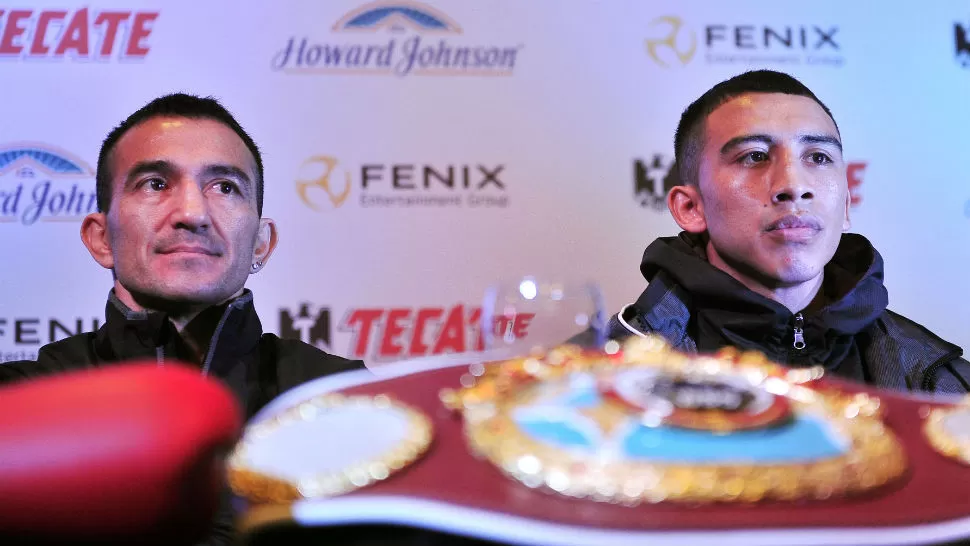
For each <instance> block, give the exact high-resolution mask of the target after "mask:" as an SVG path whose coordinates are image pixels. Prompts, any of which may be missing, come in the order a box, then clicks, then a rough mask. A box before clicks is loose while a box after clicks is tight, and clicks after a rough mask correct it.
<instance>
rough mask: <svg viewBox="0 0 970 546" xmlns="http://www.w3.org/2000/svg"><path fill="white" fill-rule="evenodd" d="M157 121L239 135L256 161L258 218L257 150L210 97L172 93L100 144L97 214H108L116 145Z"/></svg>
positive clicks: (129, 119) (260, 171) (141, 110)
mask: <svg viewBox="0 0 970 546" xmlns="http://www.w3.org/2000/svg"><path fill="white" fill-rule="evenodd" d="M157 117H180V118H189V119H211V120H214V121H218V122H220V123H222V124H223V125H225V126H226V127H229V128H230V129H232V130H233V132H235V133H236V134H237V135H239V138H241V139H242V141H243V143H244V144H245V145H246V147H247V148H249V151H250V153H252V154H253V159H255V160H256V210H257V212H258V213H259V215H260V216H262V215H263V159H262V157H261V156H260V154H259V147H257V146H256V143H255V142H254V141H253V139H252V138H251V137H250V136H249V134H248V133H246V131H245V130H243V128H242V126H240V125H239V122H237V121H236V118H234V117H232V114H230V113H229V110H226V108H225V107H224V106H223V105H221V104H219V101H218V100H216V99H215V98H213V97H198V96H195V95H189V94H186V93H172V94H170V95H165V96H162V97H158V98H157V99H155V100H153V101H151V102H149V103H148V104H146V105H145V106H142V107H141V108H139V109H138V110H137V111H136V112H135V113H134V114H132V115H130V116H128V117H127V118H126V119H125V120H124V121H122V122H121V124H120V125H118V126H117V127H115V128H114V129H112V130H111V132H110V133H108V136H107V137H106V138H105V139H104V142H102V143H101V152H100V153H99V154H98V171H97V174H96V175H95V180H96V189H95V192H96V194H97V201H98V212H108V209H109V208H111V191H112V188H111V177H112V173H111V169H110V168H109V167H108V159H109V158H110V156H111V152H112V150H114V147H115V144H117V143H118V140H120V139H121V137H122V136H123V135H124V134H125V133H127V132H128V130H129V129H131V128H132V127H134V126H136V125H138V124H139V123H141V122H143V121H146V120H149V119H152V118H157Z"/></svg>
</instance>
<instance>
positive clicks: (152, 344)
mask: <svg viewBox="0 0 970 546" xmlns="http://www.w3.org/2000/svg"><path fill="white" fill-rule="evenodd" d="M261 335H262V325H261V324H260V322H259V317H258V316H257V315H256V309H255V306H254V304H253V294H252V292H251V291H249V290H248V289H247V290H245V291H244V292H243V294H242V295H240V296H239V297H237V298H235V299H233V300H231V301H229V302H227V303H224V304H222V305H218V306H213V307H210V308H209V309H206V310H205V311H203V312H202V313H200V314H199V316H197V317H196V318H194V319H192V321H191V322H189V324H187V325H186V327H185V328H184V329H183V331H182V333H181V334H179V332H177V331H176V330H175V327H174V326H172V323H171V321H169V320H168V316H167V315H166V314H165V313H163V312H160V311H150V310H146V311H134V310H132V309H130V308H129V307H128V306H127V305H125V304H124V303H123V302H122V301H121V300H120V299H118V297H117V296H116V295H115V293H114V290H112V291H111V293H110V294H109V295H108V302H107V305H106V306H105V324H104V325H103V326H102V327H101V328H100V329H99V330H98V333H97V335H96V337H95V350H96V352H97V353H98V354H99V355H101V356H103V357H104V358H106V359H109V360H134V359H152V360H156V361H157V362H159V363H161V362H162V361H163V360H164V359H178V360H185V361H191V360H193V359H192V358H190V356H189V355H190V352H189V351H187V350H186V347H187V346H186V344H185V342H184V341H183V337H186V336H191V337H192V339H194V340H197V341H196V344H197V345H198V346H199V347H203V348H204V351H203V357H202V359H201V361H197V362H193V363H194V364H196V365H198V366H200V367H201V368H202V369H203V370H206V371H208V373H212V374H215V375H219V376H222V375H224V374H225V373H226V372H227V371H228V369H229V368H231V367H232V366H233V365H234V364H235V362H237V360H238V358H236V357H238V356H241V355H243V354H247V353H249V352H250V351H252V350H253V349H254V348H255V346H256V344H257V343H258V342H259V338H260V336H261Z"/></svg>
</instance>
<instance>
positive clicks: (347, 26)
mask: <svg viewBox="0 0 970 546" xmlns="http://www.w3.org/2000/svg"><path fill="white" fill-rule="evenodd" d="M330 30H331V32H332V34H333V36H335V37H336V38H327V39H325V41H319V40H317V39H314V38H311V37H307V36H299V37H298V36H291V37H290V38H289V39H288V40H287V42H286V45H285V46H284V47H283V49H281V50H279V51H278V52H277V53H276V55H274V56H273V59H272V63H271V65H272V68H273V70H276V71H281V72H284V73H287V74H318V75H325V74H374V75H395V76H408V75H412V74H414V75H423V76H510V75H512V72H513V70H514V69H515V63H516V61H517V59H518V55H519V52H520V51H521V50H522V48H523V47H524V46H523V45H521V44H519V45H497V44H491V43H486V44H482V43H469V42H468V40H466V39H465V37H464V32H463V31H462V29H461V27H460V26H459V25H458V23H457V22H455V21H454V20H453V19H451V18H450V17H448V16H447V15H446V14H444V13H443V12H441V11H439V10H437V9H435V8H432V7H430V6H427V5H425V4H420V3H417V2H374V3H371V4H367V5H364V6H361V7H359V8H357V9H355V10H353V11H351V12H350V13H347V14H345V15H344V16H343V17H341V18H340V19H338V20H337V22H336V23H334V25H333V26H332V28H331V29H330ZM353 34H358V35H360V34H368V35H369V36H367V37H366V38H365V39H361V40H352V41H348V40H347V39H346V38H349V37H350V36H351V35H353Z"/></svg>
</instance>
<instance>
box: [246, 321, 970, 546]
mask: <svg viewBox="0 0 970 546" xmlns="http://www.w3.org/2000/svg"><path fill="white" fill-rule="evenodd" d="M465 358H466V361H465V362H464V363H460V364H459V363H454V362H451V363H447V362H446V363H442V364H439V365H437V366H435V365H428V364H427V363H424V364H423V363H421V362H411V363H401V364H396V365H390V366H387V367H385V368H382V369H378V370H377V371H376V372H374V373H371V372H368V371H361V372H353V373H351V374H343V375H341V376H334V377H329V378H323V379H320V380H317V381H315V382H313V383H310V384H307V385H304V386H302V387H300V388H297V389H295V390H293V391H291V392H290V393H287V394H285V395H284V396H282V397H280V398H278V399H277V400H275V401H274V402H272V403H271V404H270V405H269V406H267V408H265V409H264V411H263V412H262V413H261V414H260V415H258V416H257V418H256V419H255V420H254V421H253V422H252V424H251V425H250V426H249V427H248V428H247V430H246V432H245V434H244V437H243V439H242V440H241V442H240V443H239V444H238V445H237V447H236V449H235V451H234V453H233V455H232V456H231V457H230V462H229V478H230V484H231V485H232V487H233V489H234V490H235V491H236V493H237V494H238V495H240V496H241V497H242V498H244V499H247V501H248V509H247V511H246V516H245V517H244V518H243V521H242V530H243V532H244V536H247V537H249V538H250V540H251V542H252V543H257V542H259V540H258V539H259V538H260V537H261V536H263V535H261V533H262V532H264V531H265V530H266V529H271V528H275V529H280V528H284V529H285V528H290V529H300V530H302V531H304V532H311V533H312V536H314V537H316V538H319V537H321V536H323V537H327V536H330V537H340V538H341V539H342V540H348V538H352V536H353V535H352V534H347V531H348V529H349V530H352V531H354V532H359V531H361V530H362V529H373V528H387V529H392V530H394V532H397V533H400V532H401V530H423V531H424V532H425V533H427V534H428V535H429V536H433V535H439V536H447V537H467V538H471V539H476V540H481V541H490V542H495V543H511V544H536V545H539V544H562V545H579V544H590V545H593V544H634V543H636V544H640V543H650V544H654V543H661V544H667V543H677V544H717V545H719V546H722V545H723V544H725V543H734V544H742V543H743V544H830V543H841V544H850V543H851V544H859V543H865V544H926V543H940V542H947V541H953V540H959V539H963V538H967V537H970V493H968V492H970V465H968V461H970V405H967V404H966V403H965V401H964V399H957V398H947V399H944V398H931V397H916V396H911V395H907V394H904V393H898V392H889V391H882V390H877V389H873V388H870V387H867V386H864V385H861V384H855V383H850V382H847V381H842V380H837V379H832V378H828V377H825V376H824V374H823V372H822V370H821V369H819V368H809V369H791V368H786V367H783V366H780V365H777V364H773V363H771V362H768V361H767V360H766V359H765V358H764V356H762V355H760V354H757V353H739V352H737V351H733V350H724V351H721V352H719V353H718V354H715V355H710V356H688V355H685V354H682V353H678V352H676V351H674V350H672V349H671V348H670V347H669V346H668V345H667V344H666V343H664V342H663V341H662V340H660V339H659V338H654V337H647V338H636V339H634V340H631V341H629V342H627V343H626V344H625V345H623V346H622V347H621V346H619V345H618V344H616V343H610V344H607V346H606V348H605V350H604V351H588V350H583V349H580V348H578V347H572V346H563V347H559V348H557V349H555V350H553V351H550V352H549V353H547V354H545V355H540V356H536V357H524V358H517V359H512V360H504V361H500V362H488V363H481V362H479V363H473V364H470V365H469V364H468V362H467V357H465ZM755 507H756V508H757V509H752V508H755Z"/></svg>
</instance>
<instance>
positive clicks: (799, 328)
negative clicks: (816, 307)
mask: <svg viewBox="0 0 970 546" xmlns="http://www.w3.org/2000/svg"><path fill="white" fill-rule="evenodd" d="M804 328H805V317H803V316H802V314H801V313H795V327H794V331H795V343H793V344H792V347H794V348H795V349H796V350H798V351H801V350H802V349H804V348H805V329H804Z"/></svg>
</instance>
